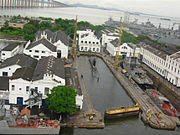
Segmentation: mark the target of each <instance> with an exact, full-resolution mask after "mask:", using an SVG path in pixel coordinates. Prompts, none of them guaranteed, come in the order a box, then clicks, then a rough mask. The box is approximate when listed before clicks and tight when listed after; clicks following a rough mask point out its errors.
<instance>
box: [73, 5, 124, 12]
mask: <svg viewBox="0 0 180 135" xmlns="http://www.w3.org/2000/svg"><path fill="white" fill-rule="evenodd" d="M70 6H74V7H85V8H94V9H101V10H114V11H122V12H124V11H123V10H120V9H117V8H105V7H100V6H97V5H85V4H82V3H75V4H71V5H70Z"/></svg>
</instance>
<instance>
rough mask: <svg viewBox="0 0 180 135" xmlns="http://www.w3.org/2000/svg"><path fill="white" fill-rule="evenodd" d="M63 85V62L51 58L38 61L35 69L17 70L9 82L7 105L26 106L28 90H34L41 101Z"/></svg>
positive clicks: (24, 68)
mask: <svg viewBox="0 0 180 135" xmlns="http://www.w3.org/2000/svg"><path fill="white" fill-rule="evenodd" d="M58 85H62V86H63V85H65V71H64V62H63V61H62V60H61V59H58V58H55V57H53V56H49V57H45V58H43V59H40V60H39V62H38V63H37V65H36V67H35V68H28V67H23V68H20V69H17V70H16V72H15V73H14V74H13V76H12V77H11V78H10V80H9V93H10V94H9V103H11V104H26V103H25V102H24V101H25V100H27V99H29V95H30V93H29V90H30V89H31V88H34V89H36V90H37V91H38V92H39V93H41V94H42V99H45V98H46V94H47V93H49V92H50V89H52V88H53V87H54V86H58Z"/></svg>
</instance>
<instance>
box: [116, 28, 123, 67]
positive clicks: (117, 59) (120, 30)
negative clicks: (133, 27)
mask: <svg viewBox="0 0 180 135" xmlns="http://www.w3.org/2000/svg"><path fill="white" fill-rule="evenodd" d="M122 28H123V27H122V25H121V26H120V29H119V40H118V48H117V51H116V57H115V62H114V69H115V70H117V69H118V64H119V51H120V45H121V37H122V34H123V31H122Z"/></svg>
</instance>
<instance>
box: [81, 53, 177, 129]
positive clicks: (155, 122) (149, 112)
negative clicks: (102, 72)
mask: <svg viewBox="0 0 180 135" xmlns="http://www.w3.org/2000/svg"><path fill="white" fill-rule="evenodd" d="M79 55H94V56H97V57H100V58H102V59H103V61H104V62H105V63H106V65H107V66H108V67H109V69H110V70H111V72H112V73H113V74H114V76H115V77H116V78H117V80H118V81H119V83H120V84H121V85H122V86H123V87H124V89H125V90H126V92H127V93H128V95H129V96H130V97H131V98H132V100H133V101H134V102H135V103H138V104H139V106H140V108H141V111H142V115H141V116H142V119H143V121H144V122H145V123H148V124H149V125H150V126H151V127H153V128H158V129H170V130H173V129H175V128H176V123H175V122H174V121H173V120H172V119H171V118H170V117H169V116H167V115H165V114H164V113H163V112H162V111H161V110H160V109H159V108H158V107H157V106H156V104H155V103H154V102H153V101H152V100H151V99H150V97H149V96H148V95H147V94H146V93H145V92H144V91H143V90H142V89H141V88H140V87H139V86H138V85H137V84H136V83H135V82H134V81H133V80H129V79H128V78H127V77H125V76H124V74H122V73H121V68H119V69H118V71H115V70H114V69H113V59H111V58H110V57H109V56H103V55H101V54H96V53H81V52H80V53H79Z"/></svg>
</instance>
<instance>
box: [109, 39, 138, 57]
mask: <svg viewBox="0 0 180 135" xmlns="http://www.w3.org/2000/svg"><path fill="white" fill-rule="evenodd" d="M117 49H118V39H115V40H112V41H110V42H108V43H107V46H106V50H107V51H108V53H109V54H110V55H111V56H113V57H114V56H116V51H117ZM134 53H135V56H136V57H139V53H140V48H139V47H138V46H137V45H135V44H132V43H123V44H122V45H121V46H120V50H119V55H120V56H124V57H125V56H127V57H130V56H133V54H134Z"/></svg>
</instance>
